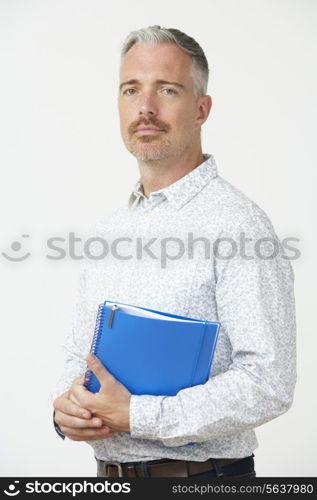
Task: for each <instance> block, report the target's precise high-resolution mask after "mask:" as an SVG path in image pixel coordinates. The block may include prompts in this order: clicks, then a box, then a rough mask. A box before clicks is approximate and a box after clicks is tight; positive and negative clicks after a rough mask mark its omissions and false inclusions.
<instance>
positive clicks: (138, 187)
mask: <svg viewBox="0 0 317 500" xmlns="http://www.w3.org/2000/svg"><path fill="white" fill-rule="evenodd" d="M203 156H204V158H205V161H204V162H203V163H201V164H200V165H198V167H196V168H194V169H193V170H191V171H190V172H189V173H188V174H186V175H184V176H183V177H181V178H180V179H178V181H176V182H173V183H172V184H170V185H169V186H166V187H165V188H162V189H159V190H157V191H153V192H152V193H151V194H150V196H149V198H148V200H150V199H151V198H154V197H155V199H158V198H161V199H162V198H166V199H167V200H168V202H170V203H172V204H173V205H174V206H175V207H176V208H177V209H180V208H181V207H183V206H184V205H185V204H186V203H187V202H188V201H190V200H191V199H192V198H193V197H194V196H195V195H196V194H198V193H199V191H201V190H202V189H203V188H204V187H205V186H206V184H208V182H209V181H210V180H211V179H213V178H214V177H216V176H217V165H216V162H215V160H214V157H213V156H212V155H211V154H208V153H206V154H204V155H203ZM142 197H143V198H145V200H147V198H146V197H145V195H144V193H143V187H142V182H141V179H138V181H137V182H136V183H135V184H134V186H133V189H132V192H131V194H130V197H129V201H128V205H129V207H130V208H131V209H132V210H133V209H134V208H135V207H136V206H137V205H138V203H139V202H140V198H142ZM155 205H156V203H155ZM153 206H154V205H153Z"/></svg>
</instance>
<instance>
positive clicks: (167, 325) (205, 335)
mask: <svg viewBox="0 0 317 500" xmlns="http://www.w3.org/2000/svg"><path fill="white" fill-rule="evenodd" d="M106 302H107V304H108V305H106ZM112 304H116V302H112V301H105V303H104V304H101V305H100V306H99V311H98V316H97V321H96V328H95V335H94V339H93V343H92V347H91V352H93V353H94V354H95V355H96V356H97V357H98V358H99V359H100V360H101V361H102V363H103V364H104V365H105V366H106V368H107V369H108V370H109V371H110V373H112V374H113V375H114V376H115V377H116V378H117V379H118V380H119V381H120V382H121V383H122V384H124V385H125V386H126V387H127V389H128V390H129V391H130V392H131V393H132V394H150V395H165V396H174V395H176V394H177V393H178V392H179V391H180V390H181V389H184V388H186V387H191V386H193V385H197V384H204V383H205V382H206V381H207V380H208V378H209V374H210V368H211V363H212V358H213V354H214V350H215V346H216V342H217V337H218V332H219V328H220V323H218V322H210V321H202V320H197V319H196V318H188V317H184V316H177V315H173V314H170V313H162V312H161V311H156V310H154V309H146V308H140V307H139V306H133V307H138V308H140V309H144V310H148V311H152V312H156V313H159V314H163V315H164V316H168V317H173V318H177V319H186V320H190V321H191V322H183V321H168V320H164V319H153V318H149V317H145V316H134V315H131V314H128V313H126V312H124V311H121V310H120V308H119V309H117V310H116V311H115V313H114V316H113V321H112V327H111V328H109V327H108V321H109V316H110V313H111V307H112ZM121 304H122V305H124V304H123V303H121ZM125 305H131V304H125ZM85 386H86V387H87V388H88V389H89V390H90V391H91V392H98V391H99V389H100V384H99V381H98V379H97V378H96V377H95V375H94V374H93V373H92V372H90V371H89V370H87V372H86V377H85Z"/></svg>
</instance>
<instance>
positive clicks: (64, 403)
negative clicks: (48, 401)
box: [53, 395, 91, 418]
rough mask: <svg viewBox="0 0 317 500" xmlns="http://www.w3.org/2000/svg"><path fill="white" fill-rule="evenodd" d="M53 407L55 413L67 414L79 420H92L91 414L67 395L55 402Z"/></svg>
mask: <svg viewBox="0 0 317 500" xmlns="http://www.w3.org/2000/svg"><path fill="white" fill-rule="evenodd" d="M53 406H54V409H55V411H60V412H62V413H66V414H67V415H71V416H74V417H79V418H91V413H90V411H89V410H86V409H85V408H81V407H80V406H78V405H77V404H75V403H74V402H73V401H71V400H70V399H69V397H66V396H65V395H64V396H61V397H59V398H57V399H56V400H55V401H54V404H53Z"/></svg>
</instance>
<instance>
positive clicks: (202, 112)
mask: <svg viewBox="0 0 317 500" xmlns="http://www.w3.org/2000/svg"><path fill="white" fill-rule="evenodd" d="M211 106H212V99H211V97H210V95H201V96H199V97H198V98H197V116H196V123H197V125H198V126H201V125H202V124H203V123H205V121H206V120H207V118H208V116H209V113H210V110H211Z"/></svg>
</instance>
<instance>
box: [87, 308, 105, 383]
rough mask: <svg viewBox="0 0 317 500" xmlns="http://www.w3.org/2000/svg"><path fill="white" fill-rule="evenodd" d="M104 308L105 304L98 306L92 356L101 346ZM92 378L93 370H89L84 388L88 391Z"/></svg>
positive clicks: (91, 349) (91, 350)
mask: <svg viewBox="0 0 317 500" xmlns="http://www.w3.org/2000/svg"><path fill="white" fill-rule="evenodd" d="M103 307H104V304H99V306H98V312H97V318H96V325H95V331H94V336H93V338H92V343H91V348H90V352H91V353H92V354H95V353H96V350H97V347H98V344H99V340H100V335H99V332H100V331H101V330H102V325H103V320H104V315H103V311H104V309H103ZM91 377H92V372H91V370H89V369H88V368H87V370H86V373H85V379H84V386H85V387H86V389H89V384H90V381H91Z"/></svg>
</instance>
